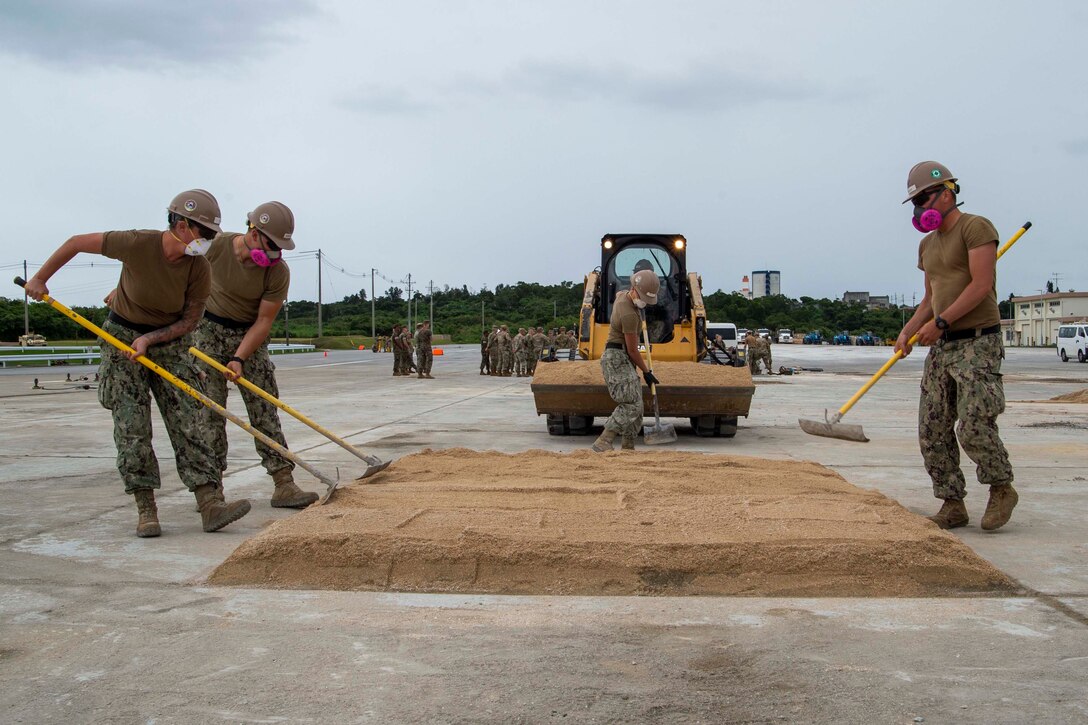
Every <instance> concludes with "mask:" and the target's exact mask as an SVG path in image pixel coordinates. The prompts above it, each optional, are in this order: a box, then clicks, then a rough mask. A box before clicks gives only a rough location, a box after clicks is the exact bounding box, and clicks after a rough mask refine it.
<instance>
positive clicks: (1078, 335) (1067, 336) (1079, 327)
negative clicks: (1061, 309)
mask: <svg viewBox="0 0 1088 725" xmlns="http://www.w3.org/2000/svg"><path fill="white" fill-rule="evenodd" d="M1057 347H1058V357H1060V358H1061V359H1062V362H1068V361H1069V358H1071V357H1073V356H1074V355H1075V356H1076V358H1077V360H1078V361H1079V362H1084V361H1085V360H1088V323H1085V322H1078V323H1076V324H1073V325H1062V326H1061V327H1059V328H1058V345H1057Z"/></svg>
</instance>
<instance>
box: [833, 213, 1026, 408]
mask: <svg viewBox="0 0 1088 725" xmlns="http://www.w3.org/2000/svg"><path fill="white" fill-rule="evenodd" d="M1028 229H1031V222H1024V226H1022V227H1020V229H1018V230H1017V232H1016V234H1013V235H1012V238H1011V239H1009V241H1007V242H1005V244H1004V245H1002V247H1001V249H999V250H997V259H1001V255H1002V254H1004V253H1005V252H1007V251H1009V248H1010V247H1012V245H1014V244H1016V242H1017V240H1018V239H1020V237H1022V236H1024V234H1025V233H1027V231H1028ZM916 342H918V333H917V332H916V333H914V334H913V335H911V338H910V340H908V341H907V344H908V345H914V343H916ZM902 357H903V351H902V350H896V351H895V354H894V355H892V356H891V358H890V359H889V360H888V362H886V363H884V365H883V366H882V367H881V368H880V369H879V370H877V371H876V374H875V375H873V377H871V378H869V382H867V383H865V385H862V386H861V389H860V390H858V392H856V393H854V395H853V397H852V398H850V400H848V401H846V402H845V403H843V406H842V407H841V408H839V418H842V417H843V416H844V415H846V413H847V411H849V410H850V409H851V408H853V407H854V404H855V403H857V402H858V401H859V400H861V396H863V395H865V394H866V393H867V392H869V388H871V387H873V386H874V385H876V383H877V381H878V380H880V379H881V378H882V377H884V373H886V372H888V371H889V370H891V369H892V365H895V364H896V363H897V362H899V360H900V359H902Z"/></svg>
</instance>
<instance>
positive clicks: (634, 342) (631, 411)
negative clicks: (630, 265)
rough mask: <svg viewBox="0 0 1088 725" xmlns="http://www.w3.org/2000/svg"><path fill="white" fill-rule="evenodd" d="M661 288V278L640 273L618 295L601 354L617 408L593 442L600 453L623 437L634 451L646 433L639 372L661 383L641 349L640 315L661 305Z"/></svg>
mask: <svg viewBox="0 0 1088 725" xmlns="http://www.w3.org/2000/svg"><path fill="white" fill-rule="evenodd" d="M659 287H660V281H659V280H658V278H657V275H655V274H653V273H652V272H645V271H644V272H636V273H635V274H633V275H631V287H630V289H627V290H623V291H620V292H618V293H616V300H615V302H614V303H613V305H612V318H611V319H610V320H609V324H608V339H607V341H606V342H605V349H604V352H603V353H602V354H601V372H602V374H603V375H604V383H605V385H606V386H607V387H608V395H609V397H610V398H612V400H613V401H614V402H615V403H616V408H615V410H613V411H612V414H611V415H610V416H608V420H606V421H605V424H604V431H602V432H601V435H600V436H599V437H598V438H597V440H595V441H594V442H593V446H592V447H593V450H594V451H596V452H598V453H604V452H605V451H610V450H612V442H613V441H614V440H615V439H616V436H620V437H621V440H622V448H623V449H624V450H634V448H635V438H636V437H637V436H638V433H639V431H640V430H642V410H643V405H642V381H641V380H639V379H638V371H639V370H641V371H642V374H643V377H644V378H645V380H646V384H647V385H652V384H656V383H657V382H658V381H657V378H655V377H654V375H653V373H651V372H650V368H649V367H647V365H646V361H645V360H644V359H643V358H642V353H641V352H639V349H638V335H639V330H640V329H641V327H642V325H641V318H640V316H639V312H640V310H642V309H644V308H645V307H646V306H647V305H652V304H656V303H657V291H658V289H659Z"/></svg>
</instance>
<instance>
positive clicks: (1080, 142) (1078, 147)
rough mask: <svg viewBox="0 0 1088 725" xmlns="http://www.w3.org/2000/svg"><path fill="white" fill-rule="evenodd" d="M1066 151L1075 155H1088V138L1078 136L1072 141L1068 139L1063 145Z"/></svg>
mask: <svg viewBox="0 0 1088 725" xmlns="http://www.w3.org/2000/svg"><path fill="white" fill-rule="evenodd" d="M1062 146H1063V147H1064V148H1065V151H1066V153H1068V154H1072V155H1073V156H1086V155H1088V138H1078V139H1073V140H1072V141H1066V142H1065V143H1064V144H1063V145H1062Z"/></svg>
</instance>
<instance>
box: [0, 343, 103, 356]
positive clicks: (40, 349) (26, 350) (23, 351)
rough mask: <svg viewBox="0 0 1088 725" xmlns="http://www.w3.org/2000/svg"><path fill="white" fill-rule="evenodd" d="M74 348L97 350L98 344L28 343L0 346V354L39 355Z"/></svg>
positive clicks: (77, 349) (87, 350)
mask: <svg viewBox="0 0 1088 725" xmlns="http://www.w3.org/2000/svg"><path fill="white" fill-rule="evenodd" d="M66 350H75V351H78V352H98V350H99V346H98V345H38V346H34V345H30V346H28V347H22V346H15V345H12V346H11V347H8V346H6V345H5V346H3V347H0V355H41V354H43V353H45V354H48V353H54V352H64V351H66Z"/></svg>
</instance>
